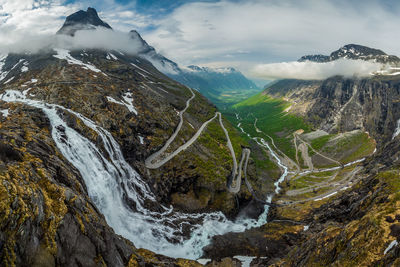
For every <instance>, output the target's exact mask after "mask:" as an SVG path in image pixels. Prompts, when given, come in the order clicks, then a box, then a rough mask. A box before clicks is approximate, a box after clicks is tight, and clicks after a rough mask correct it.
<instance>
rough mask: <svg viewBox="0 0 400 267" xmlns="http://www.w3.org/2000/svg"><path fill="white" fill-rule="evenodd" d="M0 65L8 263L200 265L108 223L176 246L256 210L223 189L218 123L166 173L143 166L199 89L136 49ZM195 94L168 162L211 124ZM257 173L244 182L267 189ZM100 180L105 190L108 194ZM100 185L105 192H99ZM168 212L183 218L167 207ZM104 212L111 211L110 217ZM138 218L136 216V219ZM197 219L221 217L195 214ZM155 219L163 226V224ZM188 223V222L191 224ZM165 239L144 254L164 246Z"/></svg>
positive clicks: (1, 187) (51, 53)
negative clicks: (198, 231)
mask: <svg viewBox="0 0 400 267" xmlns="http://www.w3.org/2000/svg"><path fill="white" fill-rule="evenodd" d="M92 16H97V13H96V12H95V11H94V10H92V9H88V11H86V12H85V11H80V12H78V13H77V14H75V15H73V16H70V17H68V19H67V22H68V23H67V22H66V24H65V25H66V26H65V25H64V26H65V27H67V28H68V31H67V32H64V31H61V32H59V33H67V34H72V35H73V33H74V32H75V31H76V30H77V28H76V27H75V26H76V25H85V23H86V24H87V23H88V25H86V26H87V27H86V26H85V27H83V29H88V28H89V29H91V28H92V26H93V27H95V26H102V24H104V25H108V24H105V23H104V22H102V23H98V22H99V21H98V20H97V19H99V18H98V17H97V18H96V17H95V18H93V17H92ZM71 21H73V22H74V23H70V22H71ZM93 21H94V22H95V23H94V22H93ZM91 23H93V24H91ZM65 27H64V28H63V29H65ZM79 27H80V26H79ZM103 27H104V26H103ZM106 28H108V27H106ZM71 29H72V31H70V30H71ZM80 29H82V28H78V30H80ZM110 30H111V29H110ZM0 59H1V61H0V62H1V63H0V67H1V69H0V79H1V86H0V95H1V96H0V111H1V113H0V137H1V139H0V147H1V150H0V179H1V183H0V200H1V203H2V204H1V205H0V214H1V216H0V218H1V220H0V260H1V262H2V264H3V265H5V266H14V265H18V266H55V265H57V266H59V265H64V266H98V265H101V264H105V265H108V266H123V265H130V266H137V265H144V264H145V263H147V264H148V265H146V266H152V265H156V266H157V265H159V266H196V263H195V262H190V261H187V260H181V259H171V258H167V257H164V256H159V255H156V254H154V253H152V252H150V251H147V250H144V249H136V248H135V246H134V244H132V243H131V242H130V241H128V240H127V239H125V238H123V237H121V236H119V235H116V234H115V232H114V230H115V231H117V230H118V231H117V232H119V233H121V229H122V228H120V227H118V228H119V229H114V230H113V229H112V228H111V227H110V226H109V225H110V224H111V225H112V226H113V227H115V226H116V225H117V226H118V225H121V224H122V225H123V224H124V223H126V224H127V225H125V226H124V227H129V228H130V229H135V231H136V232H137V233H138V235H142V236H146V235H147V237H149V236H153V238H154V240H157V238H159V237H160V233H157V229H156V228H153V229H152V230H151V231H150V233H148V232H146V231H147V230H148V229H142V228H141V227H142V225H141V224H140V220H143V221H142V223H146V222H147V221H152V223H153V224H154V225H156V226H157V227H166V229H168V230H169V231H171V232H165V233H162V232H161V234H165V235H169V237H168V238H167V239H166V240H168V241H169V242H171V244H173V243H176V242H179V241H182V240H186V239H188V238H189V237H190V231H189V229H191V227H192V225H191V223H193V224H194V225H197V224H198V223H199V221H201V220H202V219H204V218H208V220H211V221H212V220H217V221H223V220H227V219H226V217H225V216H224V215H223V214H222V213H219V212H217V211H222V212H223V213H224V214H226V215H227V216H229V217H234V216H236V215H237V214H238V212H239V211H240V209H241V208H242V207H244V206H246V205H248V204H249V203H251V202H252V196H251V194H250V192H249V191H248V190H247V189H246V187H245V186H243V187H241V190H240V192H239V193H238V194H231V193H229V192H228V191H227V187H226V183H227V178H228V177H229V175H230V174H231V171H232V157H231V154H230V151H229V148H228V147H227V146H226V143H227V140H226V137H225V133H224V131H223V130H222V129H221V127H220V126H219V123H218V121H217V120H213V121H212V122H210V124H209V125H208V126H207V127H206V128H205V129H204V131H203V132H202V133H201V135H200V137H199V138H198V139H197V140H196V142H194V143H193V145H191V146H190V147H188V148H187V149H186V150H184V151H182V152H181V153H179V154H178V155H177V156H176V157H174V158H173V159H171V160H170V161H168V162H167V163H166V164H165V165H163V166H162V167H160V168H157V169H148V168H146V166H145V164H144V162H145V159H146V158H147V157H148V156H149V155H151V154H152V153H154V152H155V151H158V150H159V149H160V148H161V147H162V146H163V145H164V143H165V142H166V140H167V139H168V138H169V137H170V136H171V134H172V133H173V131H174V129H175V128H177V126H178V123H179V111H181V110H184V108H185V105H186V104H187V101H188V99H190V98H191V97H192V92H193V91H192V90H190V89H189V88H187V87H185V86H183V85H181V84H178V83H177V82H175V81H173V80H171V79H169V78H168V77H166V76H165V75H164V74H162V73H161V72H159V71H158V70H157V69H156V68H155V67H154V66H153V65H152V64H151V63H150V62H149V61H148V60H146V59H145V58H144V57H143V56H142V55H141V54H140V51H139V54H136V55H131V54H127V53H125V52H122V51H110V50H108V51H104V50H98V49H97V50H94V49H84V50H74V51H68V50H66V49H58V48H56V49H48V50H43V51H41V52H40V53H37V54H8V55H4V56H2V57H1V58H0ZM193 94H194V97H193V99H192V100H191V102H190V106H189V107H188V109H187V110H186V112H185V113H184V114H183V119H184V122H183V125H182V128H181V130H180V131H179V133H178V135H177V138H176V139H175V141H174V142H173V143H172V144H171V146H170V148H169V150H167V152H166V153H167V154H168V153H171V152H172V151H173V150H175V149H177V148H178V147H179V146H180V145H182V144H183V143H185V142H187V141H188V140H189V139H190V138H191V137H192V136H193V135H194V134H195V133H196V132H197V130H198V129H199V128H200V126H201V125H202V124H203V123H204V122H205V121H207V120H209V119H211V118H213V117H214V116H216V115H215V114H216V108H215V107H214V106H213V105H212V104H210V103H209V102H208V101H207V100H206V99H205V98H204V97H203V96H202V95H200V94H199V93H198V92H195V91H194V92H193ZM223 123H224V125H225V126H226V128H227V130H228V132H229V135H230V137H231V139H232V140H233V141H234V142H233V147H234V149H235V153H236V154H237V155H236V157H238V158H239V157H240V154H241V145H243V146H244V145H246V142H245V141H243V139H241V138H240V137H239V135H238V133H237V131H236V129H234V128H233V127H232V126H230V125H229V122H227V121H225V120H223ZM86 152H88V153H86ZM96 164H97V165H96ZM87 173H91V175H89V176H90V177H89V178H91V179H88V176H87V175H86V174H87ZM257 177H258V176H257V173H256V171H255V166H254V162H253V161H252V160H250V163H249V167H248V178H249V179H250V181H253V182H254V181H255V182H260V179H261V177H258V178H257ZM107 179H108V180H107ZM103 184H106V185H107V186H104V187H101V185H103ZM96 186H99V188H97V190H100V191H101V190H103V189H105V188H106V189H107V190H110V191H108V192H109V193H107V194H104V195H101V194H97V192H96ZM107 187H108V188H107ZM269 190H272V189H271V188H270V189H269ZM89 196H90V198H89ZM116 196H120V197H121V198H120V200H122V201H123V202H122V203H120V204H121V205H122V206H123V209H122V207H107V203H109V201H110V199H106V198H107V197H110V198H112V199H113V200H114V201H115V199H117V198H116ZM153 196H154V197H153ZM103 198H104V199H103ZM170 204H173V205H174V207H175V208H176V209H175V211H181V212H188V213H187V214H188V215H185V214H186V213H179V212H176V213H174V212H175V211H171V210H169V209H167V208H166V207H167V206H169V205H170ZM109 208H111V209H109ZM107 210H108V211H109V212H110V213H109V214H105V215H106V217H104V216H103V215H104V214H102V213H103V211H107ZM121 210H122V211H121ZM113 212H115V213H113ZM118 212H119V213H118ZM141 212H142V213H143V214H142V215H140V216H142V217H138V218H139V219H140V220H139V219H137V218H136V219H135V220H133V219H132V218H131V216H139V215H135V214H139V213H141ZM193 212H215V213H213V215H207V214H204V215H202V214H200V215H196V214H194V215H191V214H192V213H193ZM115 214H117V215H115ZM132 214H133V215H132ZM149 214H150V215H151V216H150V217H146V216H148V215H149ZM114 215H115V216H114ZM113 216H114V217H113ZM119 216H120V217H119ZM159 216H162V217H161V218H163V220H165V222H163V223H158V221H161V220H160V217H159ZM185 216H186V217H185ZM213 216H214V217H213ZM203 217H204V218H203ZM144 218H145V219H144ZM170 218H171V219H170ZM187 218H189V219H190V220H189V219H188V222H185V220H186V219H187ZM214 218H217V219H214ZM135 223H137V225H136V224H135ZM157 223H158V224H157ZM164 224H165V225H164ZM179 227H180V228H179ZM243 227H245V226H243ZM160 229H163V228H160ZM172 229H175V231H176V232H172V231H173V230H172ZM136 232H135V233H136ZM135 233H133V232H132V233H131V235H134V234H135ZM130 239H131V240H132V239H134V238H130ZM138 240H141V239H140V238H139V237H138ZM141 241H143V240H141ZM163 241H164V239H162V240H160V244H157V242H154V243H153V244H147V247H148V246H151V245H154V246H155V247H157V246H161V245H163V244H162V242H163ZM138 242H139V241H138ZM139 246H143V243H140V242H139ZM173 264H175V265H173Z"/></svg>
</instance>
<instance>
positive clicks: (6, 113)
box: [0, 109, 9, 118]
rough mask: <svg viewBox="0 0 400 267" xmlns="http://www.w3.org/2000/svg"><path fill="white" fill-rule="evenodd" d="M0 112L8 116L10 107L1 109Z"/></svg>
mask: <svg viewBox="0 0 400 267" xmlns="http://www.w3.org/2000/svg"><path fill="white" fill-rule="evenodd" d="M0 113H1V114H2V115H3V117H5V118H7V117H8V114H9V112H8V109H0Z"/></svg>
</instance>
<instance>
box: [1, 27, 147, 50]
mask: <svg viewBox="0 0 400 267" xmlns="http://www.w3.org/2000/svg"><path fill="white" fill-rule="evenodd" d="M141 47H142V44H141V43H140V42H139V41H138V40H137V39H132V38H130V36H129V34H128V33H123V32H119V31H113V30H109V29H105V28H102V27H99V28H97V29H96V30H85V31H78V32H76V33H75V36H74V37H71V36H68V35H55V34H49V35H40V36H34V35H28V36H24V37H23V38H21V39H16V40H15V43H13V44H12V45H9V44H6V45H4V44H1V43H0V54H1V53H11V52H14V53H37V52H38V51H40V50H51V49H53V48H64V49H68V50H80V49H106V50H119V51H122V52H126V53H129V54H136V53H137V52H138V51H139V49H140V48H141Z"/></svg>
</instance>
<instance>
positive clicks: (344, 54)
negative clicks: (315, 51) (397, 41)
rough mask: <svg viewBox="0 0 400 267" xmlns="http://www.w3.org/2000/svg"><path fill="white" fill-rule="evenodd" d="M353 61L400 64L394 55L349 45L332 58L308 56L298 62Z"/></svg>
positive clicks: (336, 52) (399, 60)
mask: <svg viewBox="0 0 400 267" xmlns="http://www.w3.org/2000/svg"><path fill="white" fill-rule="evenodd" d="M341 58H343V59H353V60H365V61H373V62H378V63H392V64H398V63H400V58H398V57H397V56H393V55H387V54H386V53H385V52H383V51H382V50H379V49H374V48H370V47H367V46H362V45H357V44H348V45H345V46H343V47H341V48H339V49H338V50H336V51H334V52H332V53H331V54H330V56H325V55H307V56H302V57H301V58H300V59H299V60H298V61H299V62H305V61H312V62H319V63H324V62H330V61H334V60H338V59H341Z"/></svg>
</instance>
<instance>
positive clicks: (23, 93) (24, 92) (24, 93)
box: [22, 88, 32, 96]
mask: <svg viewBox="0 0 400 267" xmlns="http://www.w3.org/2000/svg"><path fill="white" fill-rule="evenodd" d="M30 90H32V88H28V89H26V90H24V91H22V95H23V96H27V95H28V93H29V91H30Z"/></svg>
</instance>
